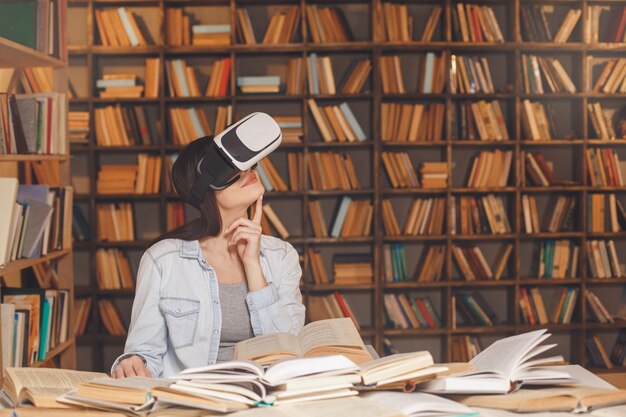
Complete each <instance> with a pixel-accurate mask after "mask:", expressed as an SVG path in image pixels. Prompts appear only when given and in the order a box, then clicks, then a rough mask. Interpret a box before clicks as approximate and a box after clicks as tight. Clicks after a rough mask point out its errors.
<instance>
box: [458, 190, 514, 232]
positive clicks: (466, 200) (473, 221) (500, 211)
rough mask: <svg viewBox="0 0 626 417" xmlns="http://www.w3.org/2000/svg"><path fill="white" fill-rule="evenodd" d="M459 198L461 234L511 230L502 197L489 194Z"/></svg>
mask: <svg viewBox="0 0 626 417" xmlns="http://www.w3.org/2000/svg"><path fill="white" fill-rule="evenodd" d="M458 198H459V204H458V220H459V226H460V232H461V235H474V234H481V233H492V234H504V233H510V232H511V230H512V229H511V224H510V222H509V217H508V214H507V212H506V209H505V205H504V201H503V199H502V197H499V196H498V197H496V196H495V195H494V194H489V195H485V196H482V197H474V196H459V197H458ZM455 199H456V198H455ZM455 211H456V207H455ZM455 214H456V213H455Z"/></svg>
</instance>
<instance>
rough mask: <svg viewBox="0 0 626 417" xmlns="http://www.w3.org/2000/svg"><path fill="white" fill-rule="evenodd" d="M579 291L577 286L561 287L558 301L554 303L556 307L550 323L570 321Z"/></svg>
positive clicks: (567, 322) (566, 322)
mask: <svg viewBox="0 0 626 417" xmlns="http://www.w3.org/2000/svg"><path fill="white" fill-rule="evenodd" d="M579 291H580V290H579V289H578V288H563V290H562V291H561V295H560V297H559V298H558V302H557V303H556V304H554V305H555V306H556V308H555V309H554V311H553V313H552V323H554V324H569V323H570V322H571V320H572V315H573V313H574V307H576V298H577V297H578V292H579Z"/></svg>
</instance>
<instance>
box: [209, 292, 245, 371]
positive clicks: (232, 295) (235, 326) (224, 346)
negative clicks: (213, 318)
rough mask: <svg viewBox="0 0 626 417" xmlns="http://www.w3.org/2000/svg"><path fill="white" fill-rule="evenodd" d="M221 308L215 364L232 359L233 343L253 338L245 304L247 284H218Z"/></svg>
mask: <svg viewBox="0 0 626 417" xmlns="http://www.w3.org/2000/svg"><path fill="white" fill-rule="evenodd" d="M219 291H220V305H221V306H222V332H221V333H222V334H221V337H220V346H219V350H218V351H217V362H223V361H228V360H231V359H233V355H234V353H235V348H234V346H235V343H237V342H240V341H242V340H246V339H250V338H252V337H254V332H253V331H252V324H251V323H250V311H249V310H248V304H247V303H246V296H247V295H248V283H247V282H246V281H243V282H239V283H237V284H222V283H221V282H219Z"/></svg>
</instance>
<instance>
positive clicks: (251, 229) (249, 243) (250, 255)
mask: <svg viewBox="0 0 626 417" xmlns="http://www.w3.org/2000/svg"><path fill="white" fill-rule="evenodd" d="M262 213H263V194H261V195H260V196H259V198H258V199H257V201H256V208H255V211H254V217H253V218H252V220H249V219H246V218H245V217H240V218H238V219H237V220H235V221H234V222H233V223H232V224H231V225H230V226H228V228H227V229H226V231H225V233H226V234H227V233H230V232H232V233H233V235H232V237H231V238H230V241H229V243H228V244H229V246H230V245H237V253H238V254H239V257H240V258H241V262H242V263H243V267H244V269H245V271H246V279H247V281H248V291H256V290H258V289H261V288H263V287H266V286H267V281H266V280H265V277H264V276H263V270H262V269H261V259H260V255H261V232H262V228H261V215H262Z"/></svg>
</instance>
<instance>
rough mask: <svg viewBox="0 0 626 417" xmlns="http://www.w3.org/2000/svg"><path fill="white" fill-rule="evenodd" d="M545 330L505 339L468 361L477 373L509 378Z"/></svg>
mask: <svg viewBox="0 0 626 417" xmlns="http://www.w3.org/2000/svg"><path fill="white" fill-rule="evenodd" d="M545 331H546V330H545V329H542V330H536V331H533V332H529V333H524V334H520V335H517V336H511V337H507V338H505V339H501V340H498V341H497V342H494V343H493V344H491V345H490V346H489V347H488V348H487V349H485V350H483V351H482V352H480V353H479V354H478V355H476V356H475V357H474V359H472V360H471V361H470V363H471V364H472V365H474V367H475V368H476V369H477V370H478V371H483V372H484V371H490V372H496V373H499V374H501V375H502V376H504V377H506V378H509V379H510V378H511V376H512V374H513V373H514V372H515V370H516V369H517V367H518V366H519V365H520V363H521V361H522V359H523V358H524V356H526V354H527V353H528V351H529V350H531V349H532V348H534V347H535V346H536V345H537V343H540V342H541V340H543V339H542V334H543V333H545Z"/></svg>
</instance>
